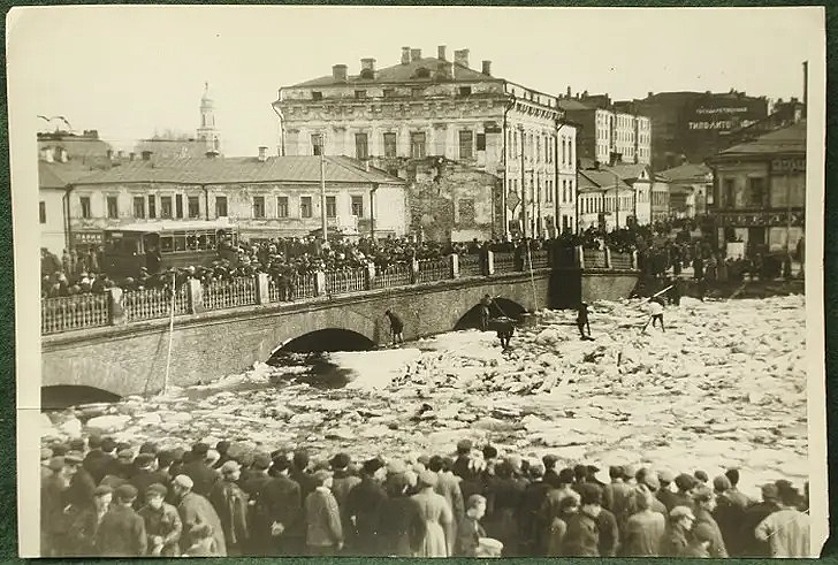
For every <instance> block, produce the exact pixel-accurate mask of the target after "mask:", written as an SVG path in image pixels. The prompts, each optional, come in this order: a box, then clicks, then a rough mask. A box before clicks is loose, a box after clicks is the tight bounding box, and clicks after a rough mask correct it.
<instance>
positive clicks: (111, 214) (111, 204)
mask: <svg viewBox="0 0 838 565" xmlns="http://www.w3.org/2000/svg"><path fill="white" fill-rule="evenodd" d="M107 203H108V218H110V219H112V220H113V219H116V218H118V217H119V206H118V204H117V201H116V196H108V198H107Z"/></svg>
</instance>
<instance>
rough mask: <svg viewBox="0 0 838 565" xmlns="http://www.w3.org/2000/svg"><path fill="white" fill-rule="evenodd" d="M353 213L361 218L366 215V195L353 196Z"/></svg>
mask: <svg viewBox="0 0 838 565" xmlns="http://www.w3.org/2000/svg"><path fill="white" fill-rule="evenodd" d="M352 215H353V216H358V217H359V218H363V217H364V197H363V196H353V197H352Z"/></svg>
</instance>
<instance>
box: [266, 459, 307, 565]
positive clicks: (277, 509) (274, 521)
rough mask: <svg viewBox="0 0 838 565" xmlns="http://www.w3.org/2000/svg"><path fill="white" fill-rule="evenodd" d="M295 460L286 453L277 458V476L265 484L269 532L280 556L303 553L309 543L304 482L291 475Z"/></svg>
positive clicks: (275, 465) (275, 471) (274, 474)
mask: <svg viewBox="0 0 838 565" xmlns="http://www.w3.org/2000/svg"><path fill="white" fill-rule="evenodd" d="M290 469H291V461H289V460H288V458H287V457H286V456H285V455H278V456H276V457H275V458H274V460H273V464H272V466H271V474H272V476H273V478H272V479H271V480H270V482H268V483H267V484H266V485H265V486H264V487H262V493H261V495H260V498H259V504H262V505H264V508H265V514H266V516H267V522H268V524H267V525H268V534H269V535H270V537H271V538H272V539H273V543H272V545H273V547H274V550H273V551H274V552H276V553H277V554H278V555H286V556H292V555H300V552H301V551H302V550H303V545H304V543H305V521H304V519H303V499H302V496H301V492H300V485H299V483H297V482H296V481H294V480H292V479H291V478H290V477H289V476H288V475H289V471H290Z"/></svg>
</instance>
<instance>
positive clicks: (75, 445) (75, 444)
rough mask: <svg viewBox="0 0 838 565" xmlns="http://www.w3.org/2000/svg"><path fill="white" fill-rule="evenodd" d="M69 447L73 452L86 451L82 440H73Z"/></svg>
mask: <svg viewBox="0 0 838 565" xmlns="http://www.w3.org/2000/svg"><path fill="white" fill-rule="evenodd" d="M69 445H70V450H72V451H84V440H83V439H82V438H76V439H71V440H70V443H69Z"/></svg>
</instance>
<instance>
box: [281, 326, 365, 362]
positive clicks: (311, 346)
mask: <svg viewBox="0 0 838 565" xmlns="http://www.w3.org/2000/svg"><path fill="white" fill-rule="evenodd" d="M373 348H375V342H374V341H373V340H372V339H370V338H369V337H367V336H365V335H363V334H362V333H359V332H356V331H354V330H349V329H346V328H323V329H319V330H313V331H310V332H307V333H305V334H303V335H300V336H297V337H294V338H291V339H288V340H286V341H284V342H283V343H281V344H279V346H278V347H276V349H274V350H273V352H272V353H271V355H272V356H274V355H276V354H278V353H315V352H323V351H369V350H370V349H373Z"/></svg>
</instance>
